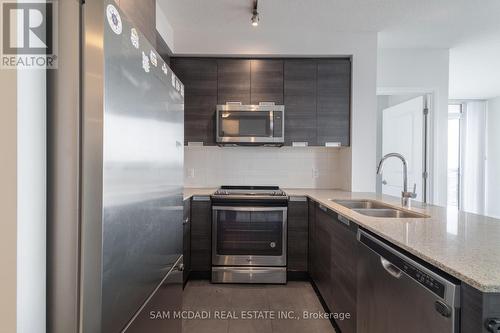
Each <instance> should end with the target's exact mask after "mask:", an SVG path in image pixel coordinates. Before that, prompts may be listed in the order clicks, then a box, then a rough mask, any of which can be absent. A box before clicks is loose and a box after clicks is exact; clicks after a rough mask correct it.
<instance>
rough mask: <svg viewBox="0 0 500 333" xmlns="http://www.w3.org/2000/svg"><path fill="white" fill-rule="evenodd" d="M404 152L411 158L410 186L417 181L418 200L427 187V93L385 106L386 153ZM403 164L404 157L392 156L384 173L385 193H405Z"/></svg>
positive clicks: (384, 152)
mask: <svg viewBox="0 0 500 333" xmlns="http://www.w3.org/2000/svg"><path fill="white" fill-rule="evenodd" d="M388 153H400V154H401V155H403V156H404V157H405V158H406V161H407V162H408V190H409V191H412V190H413V186H414V184H416V185H417V187H416V189H417V198H416V199H415V200H417V201H423V199H422V198H423V191H424V179H423V171H424V97H423V96H420V97H417V98H413V99H411V100H409V101H406V102H403V103H400V104H397V105H394V106H391V107H389V108H387V109H384V110H383V121H382V155H385V154H388ZM401 191H403V166H402V163H401V161H400V160H398V159H396V158H389V159H388V160H387V161H386V162H385V164H384V169H383V173H382V193H384V194H389V195H393V196H397V197H401Z"/></svg>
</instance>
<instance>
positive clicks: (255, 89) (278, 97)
mask: <svg viewBox="0 0 500 333" xmlns="http://www.w3.org/2000/svg"><path fill="white" fill-rule="evenodd" d="M260 102H274V103H275V104H283V60H280V59H254V60H251V62H250V104H259V103H260Z"/></svg>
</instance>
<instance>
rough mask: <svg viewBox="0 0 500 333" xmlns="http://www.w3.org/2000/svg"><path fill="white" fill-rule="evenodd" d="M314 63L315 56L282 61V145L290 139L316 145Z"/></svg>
mask: <svg viewBox="0 0 500 333" xmlns="http://www.w3.org/2000/svg"><path fill="white" fill-rule="evenodd" d="M316 66H317V65H316V61H315V60H314V59H291V60H285V64H284V103H285V145H292V143H293V142H307V143H308V145H309V146H315V145H316V144H317V138H316V124H317V123H316V94H317V91H316V79H317V67H316Z"/></svg>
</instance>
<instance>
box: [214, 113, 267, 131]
mask: <svg viewBox="0 0 500 333" xmlns="http://www.w3.org/2000/svg"><path fill="white" fill-rule="evenodd" d="M272 114H273V113H272V112H269V111H226V112H221V113H220V119H219V122H220V123H219V132H220V133H219V136H220V137H271V136H272V134H273V131H272V128H271V122H272V121H271V120H272V118H271V117H272Z"/></svg>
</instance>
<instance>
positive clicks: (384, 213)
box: [353, 208, 428, 219]
mask: <svg viewBox="0 0 500 333" xmlns="http://www.w3.org/2000/svg"><path fill="white" fill-rule="evenodd" d="M353 211H355V212H356V213H360V214H363V215H367V216H372V217H385V218H420V219H422V218H426V217H428V216H427V215H423V214H419V213H414V212H408V211H405V210H399V209H393V208H378V209H370V208H358V209H353Z"/></svg>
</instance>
